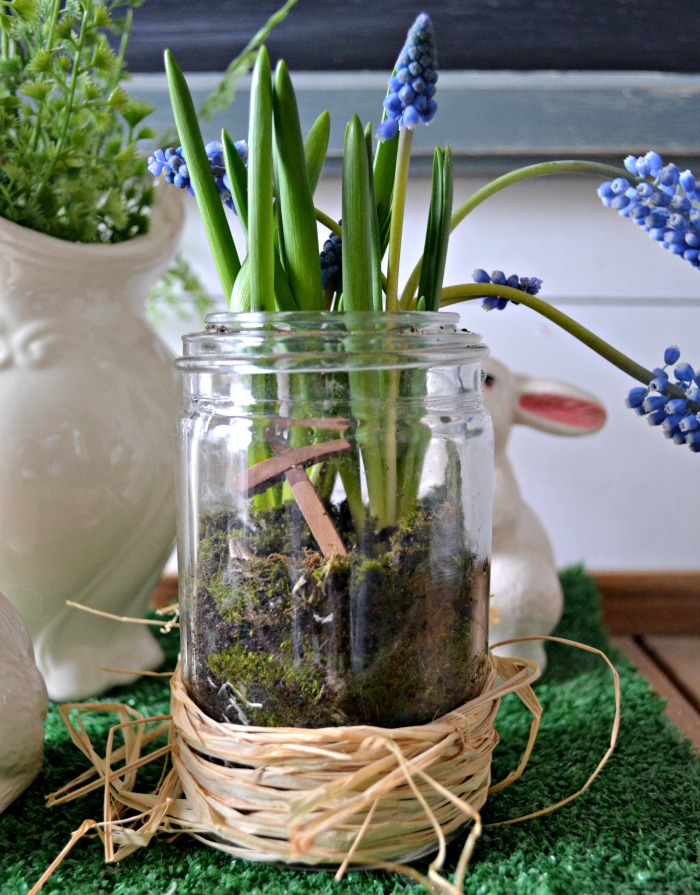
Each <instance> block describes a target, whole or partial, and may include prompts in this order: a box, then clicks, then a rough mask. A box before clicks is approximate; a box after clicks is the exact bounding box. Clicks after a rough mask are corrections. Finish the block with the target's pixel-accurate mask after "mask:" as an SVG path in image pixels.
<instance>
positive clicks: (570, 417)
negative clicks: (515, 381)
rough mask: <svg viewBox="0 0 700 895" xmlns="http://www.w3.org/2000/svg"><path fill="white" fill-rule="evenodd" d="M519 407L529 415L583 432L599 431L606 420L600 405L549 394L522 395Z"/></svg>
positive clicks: (580, 399)
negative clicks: (582, 430)
mask: <svg viewBox="0 0 700 895" xmlns="http://www.w3.org/2000/svg"><path fill="white" fill-rule="evenodd" d="M520 406H521V407H522V409H523V410H524V411H525V412H526V413H531V414H533V416H536V417H539V418H540V419H545V420H551V421H552V422H553V423H563V424H564V425H566V426H572V427H574V428H575V429H584V430H585V431H588V430H590V429H599V428H600V427H601V426H602V425H603V423H604V422H605V418H606V415H605V410H604V409H603V408H602V407H601V406H600V404H595V403H594V402H593V401H586V400H584V399H582V398H574V397H571V396H568V395H555V394H553V393H551V392H534V393H530V394H526V395H522V396H521V398H520Z"/></svg>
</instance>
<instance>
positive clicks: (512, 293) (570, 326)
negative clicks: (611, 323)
mask: <svg viewBox="0 0 700 895" xmlns="http://www.w3.org/2000/svg"><path fill="white" fill-rule="evenodd" d="M484 295H500V296H502V297H503V298H507V299H509V300H510V301H514V302H517V303H518V304H521V305H526V307H528V308H531V309H532V310H533V311H536V312H537V313H538V314H541V315H542V316H543V317H546V318H547V319H548V320H551V321H552V322H553V323H556V324H557V326H559V327H561V329H563V330H566V332H568V333H569V334H570V335H572V336H573V337H574V338H575V339H578V340H579V342H582V343H583V344H584V345H586V346H588V348H591V349H592V350H593V351H595V352H596V354H599V355H600V356H601V357H603V358H605V360H607V361H609V363H611V364H613V366H615V367H617V368H618V369H620V370H622V371H623V372H624V373H627V374H628V375H629V376H631V377H632V378H633V379H637V380H638V381H639V382H642V383H643V384H644V385H648V384H649V382H650V381H651V380H652V379H653V378H654V373H653V372H652V371H651V370H647V369H646V367H643V366H642V365H641V364H638V363H637V362H636V361H634V360H632V358H631V357H628V356H627V355H626V354H623V353H622V351H618V349H617V348H614V347H613V346H612V345H610V344H609V342H606V341H605V340H604V339H601V338H600V337H599V336H597V335H596V334H595V333H593V332H591V330H589V329H587V328H586V327H585V326H583V325H582V324H580V323H579V322H578V321H576V320H574V319H573V317H569V315H568V314H565V313H564V312H563V311H560V310H559V309H558V308H555V307H554V306H553V305H551V304H549V302H546V301H543V300H542V299H541V298H537V297H536V296H534V295H529V294H528V293H527V292H523V291H522V290H520V289H513V288H511V287H510V286H501V285H498V284H496V283H463V284H462V285H460V286H449V287H447V288H446V289H443V290H442V298H441V304H442V305H450V304H455V303H456V302H460V301H468V300H470V299H474V298H482V297H483V296H484ZM670 389H671V386H669V391H670Z"/></svg>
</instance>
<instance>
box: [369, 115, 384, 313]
mask: <svg viewBox="0 0 700 895" xmlns="http://www.w3.org/2000/svg"><path fill="white" fill-rule="evenodd" d="M365 145H366V146H367V182H368V185H369V202H368V212H369V222H370V227H371V250H372V307H373V308H374V310H375V311H383V310H384V301H383V297H384V296H383V293H382V255H383V254H384V253H383V251H382V248H381V234H380V232H379V215H378V213H377V202H376V196H375V189H374V176H373V173H372V125H371V124H367V126H366V127H365Z"/></svg>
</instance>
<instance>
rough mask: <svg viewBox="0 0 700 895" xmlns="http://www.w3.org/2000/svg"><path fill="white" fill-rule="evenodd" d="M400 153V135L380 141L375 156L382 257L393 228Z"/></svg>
mask: <svg viewBox="0 0 700 895" xmlns="http://www.w3.org/2000/svg"><path fill="white" fill-rule="evenodd" d="M398 151H399V135H398V134H396V135H395V136H394V137H392V138H391V140H380V141H379V142H378V143H377V149H376V152H375V154H374V194H375V201H376V203H377V220H378V221H379V233H380V237H381V245H382V256H383V255H384V252H385V251H386V247H387V245H388V244H389V228H390V226H391V199H392V196H393V192H394V177H395V174H396V157H397V155H398Z"/></svg>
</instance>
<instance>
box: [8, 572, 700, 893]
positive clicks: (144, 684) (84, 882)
mask: <svg viewBox="0 0 700 895" xmlns="http://www.w3.org/2000/svg"><path fill="white" fill-rule="evenodd" d="M562 580H563V584H564V590H565V594H566V609H565V614H564V617H563V619H562V621H561V623H560V625H559V628H558V630H557V633H558V634H559V635H561V636H564V637H568V638H572V639H574V640H579V641H582V642H584V643H588V644H590V645H592V646H596V647H599V648H601V649H603V650H605V651H606V652H607V653H608V654H609V655H612V656H613V658H614V660H615V663H616V666H617V667H618V669H619V671H620V674H621V679H622V726H621V729H620V738H619V743H618V747H617V750H616V752H615V754H614V755H613V757H612V758H611V760H610V761H609V763H608V765H607V766H606V768H605V769H604V771H603V773H602V775H601V777H599V778H598V780H596V781H595V782H594V783H593V785H592V787H591V789H590V790H588V792H586V793H585V794H584V795H583V796H582V797H581V798H579V799H577V800H576V801H574V802H573V803H571V804H570V805H567V806H565V807H564V808H562V809H561V810H559V811H557V812H555V813H554V814H551V815H548V816H546V817H542V818H537V819H535V820H530V821H526V822H524V823H522V824H516V825H514V826H509V827H500V828H492V829H486V830H485V831H484V833H483V836H482V837H481V839H480V840H479V842H478V844H477V846H476V849H475V852H474V855H473V858H472V863H471V865H470V868H469V871H468V875H467V881H466V884H465V892H466V893H468V895H559V893H561V895H578V893H581V895H584V893H585V895H608V893H614V895H627V893H637V892H639V893H645V895H692V893H700V863H699V861H700V761H698V760H697V759H696V758H694V756H693V752H692V750H691V747H690V745H689V744H688V742H687V741H684V740H683V739H682V738H681V736H680V734H679V733H678V731H677V730H676V729H675V728H674V727H673V726H672V725H671V724H670V723H669V722H668V721H667V720H666V718H665V716H664V715H663V711H662V710H663V703H662V702H661V700H660V699H659V698H658V697H657V696H656V695H654V694H653V693H652V692H651V691H650V689H649V687H648V685H647V683H646V682H645V681H644V679H643V678H641V677H640V676H639V675H638V674H637V673H636V672H635V671H634V670H633V669H632V667H631V665H630V664H629V663H628V662H627V661H626V660H625V659H624V658H623V657H621V656H619V655H618V654H616V653H615V652H614V651H613V650H611V648H610V646H609V644H608V642H607V638H606V635H605V632H604V630H603V628H602V625H601V621H600V613H599V602H598V596H597V594H596V591H595V588H594V586H593V584H592V582H591V580H590V578H589V577H588V576H587V575H586V574H585V572H584V571H583V570H582V569H580V568H573V569H568V570H566V571H565V572H564V573H563V574H562ZM175 637H176V635H175V636H173V635H170V643H169V646H168V649H169V650H170V653H169V659H170V661H171V662H172V661H173V659H174V651H175V650H176V643H175ZM548 652H549V666H548V669H547V673H546V676H545V679H544V680H543V681H542V682H541V683H539V684H538V685H537V692H538V696H539V698H540V701H541V702H542V704H543V707H544V716H543V722H542V726H541V729H540V735H539V737H538V740H537V743H536V746H535V751H534V754H533V756H532V759H531V761H530V764H529V765H528V768H527V770H526V771H525V774H524V776H523V777H522V778H521V780H520V781H518V782H517V783H515V784H514V785H513V786H511V787H510V788H508V789H506V790H504V791H503V792H501V793H498V794H497V795H494V796H493V797H492V798H491V799H490V800H489V802H487V804H486V806H485V808H484V811H483V817H484V821H485V822H486V823H488V822H489V821H497V820H502V819H505V818H508V817H514V816H516V815H519V814H525V813H528V812H530V811H532V810H534V809H537V808H540V807H542V806H544V805H547V804H548V803H551V802H554V801H557V800H558V799H560V798H562V797H564V796H566V795H568V794H569V793H571V792H573V791H575V790H576V789H578V788H579V787H580V786H581V785H582V784H583V782H584V781H585V779H586V778H587V776H588V775H589V773H590V772H591V771H592V770H593V768H594V767H595V765H596V764H597V763H598V760H599V759H600V757H601V756H602V755H603V753H604V752H605V749H606V747H607V744H608V742H609V737H610V726H611V720H612V716H613V696H612V683H611V677H610V672H609V670H608V669H607V667H606V666H605V665H604V663H603V661H602V660H601V659H600V658H597V657H595V656H593V655H591V654H589V653H584V652H581V651H576V650H573V649H571V648H568V647H564V646H560V645H558V644H550V645H549V647H548ZM110 698H116V699H118V700H120V701H124V702H127V703H129V704H130V705H132V706H135V707H137V708H139V709H140V710H142V711H144V712H146V713H149V714H158V713H160V712H165V711H167V710H168V692H167V685H166V684H165V683H163V681H162V680H153V679H151V680H144V681H140V682H138V683H136V684H134V685H133V686H132V687H129V688H124V689H120V690H116V691H114V692H113V693H111V694H110ZM100 723H103V726H104V728H105V729H106V727H107V726H108V723H109V722H107V721H105V722H100ZM96 726H97V727H99V724H97V722H96ZM528 727H529V715H528V714H527V712H526V711H525V709H524V708H523V707H522V705H521V704H520V702H519V700H517V698H515V697H508V698H507V699H506V700H505V701H504V703H503V705H502V707H501V710H500V712H499V716H498V729H499V733H500V735H501V740H502V742H501V744H500V745H499V747H498V748H497V750H496V754H495V757H494V768H493V773H494V780H498V779H501V777H503V776H505V774H506V773H507V772H508V771H510V770H511V769H512V768H514V767H515V766H516V764H517V760H518V757H519V755H520V750H521V748H522V745H523V743H524V742H525V739H526V736H527V730H528ZM84 768H85V762H84V761H83V759H82V756H81V755H80V753H78V752H77V750H75V749H74V748H73V747H72V746H71V745H70V744H69V742H68V737H67V735H66V733H65V731H64V730H63V727H62V724H61V722H60V720H59V718H58V713H57V711H56V710H55V708H53V707H52V710H51V713H50V715H49V718H48V719H47V725H46V758H45V766H44V770H43V771H42V773H41V775H40V776H39V778H38V779H37V780H36V782H35V783H34V784H33V786H32V787H31V788H30V789H29V790H28V791H27V792H26V793H25V794H24V795H23V796H21V797H20V798H19V799H18V800H17V802H15V803H14V805H12V806H10V808H9V809H8V810H7V811H6V812H5V814H4V815H2V816H0V893H2V895H25V893H26V892H28V891H29V889H30V887H31V885H32V884H33V883H34V882H35V881H36V880H37V879H38V878H39V877H40V876H41V874H42V872H43V871H44V869H45V868H46V867H47V866H48V864H49V863H50V862H51V861H52V860H53V858H54V857H55V856H56V854H57V853H58V852H59V851H60V849H61V848H62V847H63V846H64V845H65V843H66V842H67V840H68V838H69V836H70V833H71V832H72V831H73V830H75V829H76V828H77V827H78V826H79V825H80V823H81V821H82V820H83V819H85V818H86V817H93V818H97V819H99V818H100V816H101V797H100V796H99V795H92V796H88V797H85V798H83V799H81V800H79V801H77V802H74V803H72V804H70V805H68V806H66V807H63V808H57V809H53V810H52V811H47V810H46V809H45V808H44V799H43V797H44V795H45V794H46V793H49V792H51V791H53V790H54V789H57V788H58V787H60V786H62V785H63V784H64V783H66V782H68V781H69V780H70V779H72V778H73V777H74V776H76V775H77V774H78V773H79V772H81V771H82V770H84ZM463 838H464V837H461V838H460V839H459V840H458V841H456V842H455V843H453V845H452V846H451V848H450V852H449V866H450V867H454V866H455V862H456V860H457V858H458V855H459V851H460V847H461V844H462V843H463ZM422 866H423V868H425V866H427V862H423V864H422ZM423 891H424V890H423V889H421V887H420V886H418V885H417V884H415V883H413V882H411V881H407V880H406V879H405V878H404V877H400V876H398V875H392V874H386V873H375V872H351V873H349V874H348V875H347V877H346V878H345V879H344V880H343V881H342V882H340V883H335V882H334V881H333V878H332V875H331V874H329V873H314V872H309V871H297V870H288V869H286V868H281V867H270V866H268V865H262V864H253V863H248V862H245V861H242V860H237V859H233V858H231V857H229V856H227V855H225V854H223V853H220V852H217V851H215V850H213V849H210V848H207V847H206V846H204V845H200V844H198V843H196V842H195V841H194V840H191V839H187V838H185V837H181V838H179V839H178V840H177V842H175V843H170V844H169V843H166V842H160V843H157V844H155V845H151V846H149V847H148V848H147V849H144V850H142V851H141V852H138V853H136V854H135V855H133V856H131V857H130V858H127V859H126V860H125V861H123V862H122V863H121V864H120V865H116V866H106V865H105V864H104V863H103V860H102V847H101V843H100V842H99V840H96V839H84V840H82V841H81V842H79V843H78V845H77V846H76V847H75V849H74V850H73V852H71V854H70V856H69V857H68V858H67V859H66V861H65V862H64V863H63V865H62V866H61V867H60V868H59V870H58V871H57V872H56V874H55V876H54V877H53V878H52V879H51V880H50V881H49V882H48V883H47V884H46V886H45V887H44V892H45V893H47V895H48V893H58V892H60V893H70V895H100V893H114V895H233V893H246V895H306V893H310V895H360V893H362V895H398V893H413V895H419V893H422V892H423Z"/></svg>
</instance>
